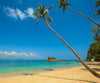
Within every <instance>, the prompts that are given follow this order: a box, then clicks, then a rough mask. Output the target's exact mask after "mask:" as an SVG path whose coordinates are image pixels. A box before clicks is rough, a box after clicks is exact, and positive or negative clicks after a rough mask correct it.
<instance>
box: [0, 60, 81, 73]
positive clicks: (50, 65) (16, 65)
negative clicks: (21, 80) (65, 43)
mask: <svg viewBox="0 0 100 83" xmlns="http://www.w3.org/2000/svg"><path fill="white" fill-rule="evenodd" d="M63 63H69V64H63ZM73 66H81V63H80V62H74V61H68V62H47V61H44V60H1V61H0V74H10V73H17V72H31V71H32V72H35V71H43V70H47V69H55V68H65V67H73Z"/></svg>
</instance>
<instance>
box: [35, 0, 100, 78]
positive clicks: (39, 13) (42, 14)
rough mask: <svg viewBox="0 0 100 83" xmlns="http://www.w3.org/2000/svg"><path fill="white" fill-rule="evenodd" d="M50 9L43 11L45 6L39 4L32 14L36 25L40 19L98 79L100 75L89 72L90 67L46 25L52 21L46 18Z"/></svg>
mask: <svg viewBox="0 0 100 83" xmlns="http://www.w3.org/2000/svg"><path fill="white" fill-rule="evenodd" d="M60 1H64V0H60ZM51 8H52V6H50V7H49V8H47V9H45V5H43V6H41V5H40V4H39V5H38V8H37V9H35V10H36V12H35V13H34V15H35V16H36V18H38V21H37V23H36V24H38V23H39V20H40V19H41V18H42V19H43V20H44V22H45V24H46V25H47V26H48V27H49V29H50V30H51V31H52V32H54V33H55V34H56V36H57V37H58V38H59V39H60V40H61V41H62V42H63V43H64V44H65V45H66V46H67V47H68V48H69V49H70V50H71V51H72V52H73V53H74V54H75V55H76V57H77V58H78V59H79V60H80V62H81V63H82V64H83V65H84V66H85V67H86V69H88V70H89V71H90V72H91V73H92V74H93V75H95V76H96V77H99V78H100V75H99V74H98V73H96V72H95V71H93V70H91V68H90V67H88V66H87V65H86V64H85V62H84V61H83V60H82V59H81V58H80V56H79V55H78V54H77V53H76V52H75V51H74V49H73V48H72V47H71V46H70V45H69V44H68V43H67V42H66V41H65V40H64V39H63V38H61V37H60V36H59V35H58V34H57V33H56V32H55V31H54V30H53V28H51V26H50V25H49V24H48V22H49V23H51V21H52V19H51V18H50V17H48V14H49V13H48V11H49V10H50V9H51Z"/></svg>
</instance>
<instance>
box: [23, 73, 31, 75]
mask: <svg viewBox="0 0 100 83" xmlns="http://www.w3.org/2000/svg"><path fill="white" fill-rule="evenodd" d="M22 75H33V73H22Z"/></svg>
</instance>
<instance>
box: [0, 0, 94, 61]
mask: <svg viewBox="0 0 100 83" xmlns="http://www.w3.org/2000/svg"><path fill="white" fill-rule="evenodd" d="M57 1H58V0H0V60H1V59H46V58H47V57H48V56H54V57H56V58H57V59H66V60H73V59H77V58H76V57H75V55H74V54H73V53H72V52H71V51H70V50H69V49H68V48H67V47H66V46H65V45H64V44H63V43H62V42H61V41H60V40H59V39H58V38H57V37H56V36H55V34H54V33H53V32H51V31H50V30H49V28H48V27H47V26H46V25H45V23H44V21H43V20H42V19H41V21H40V23H39V24H38V26H35V23H36V18H35V16H33V15H32V13H34V11H35V8H37V4H38V3H40V4H45V5H46V7H49V5H51V4H52V5H53V8H52V9H51V10H50V12H49V16H51V17H52V18H53V21H52V23H51V24H50V25H51V26H52V28H53V29H54V30H55V31H56V32H57V33H58V34H59V35H60V36H61V37H62V38H64V40H65V41H67V42H68V43H69V45H71V46H72V47H73V48H74V49H75V51H76V52H77V53H78V54H79V55H80V56H81V57H82V58H83V59H85V58H86V54H87V50H88V48H89V45H90V44H91V43H92V42H93V40H92V38H91V34H90V31H91V29H90V28H91V27H92V22H90V21H88V20H87V19H85V18H83V17H81V16H78V15H76V14H74V13H72V12H71V11H69V10H66V11H65V12H64V13H63V12H62V9H59V10H58V9H57ZM94 2H95V0H69V3H71V4H72V5H71V7H70V8H72V9H73V10H75V11H78V12H80V13H82V14H84V15H86V16H88V17H90V18H92V19H94V20H96V19H95V18H94V17H93V14H94V12H95V9H94Z"/></svg>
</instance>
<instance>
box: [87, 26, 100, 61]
mask: <svg viewBox="0 0 100 83" xmlns="http://www.w3.org/2000/svg"><path fill="white" fill-rule="evenodd" d="M91 29H92V31H91V32H92V33H93V34H94V35H93V39H94V42H93V43H92V44H91V45H90V47H89V50H88V54H87V58H86V59H87V60H90V59H92V58H94V60H95V61H100V27H97V26H94V25H93V27H92V28H91Z"/></svg>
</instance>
